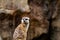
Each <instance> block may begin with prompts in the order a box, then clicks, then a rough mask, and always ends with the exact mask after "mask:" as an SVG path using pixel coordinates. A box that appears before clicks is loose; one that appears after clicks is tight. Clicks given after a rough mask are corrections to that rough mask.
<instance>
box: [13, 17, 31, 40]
mask: <svg viewBox="0 0 60 40" xmlns="http://www.w3.org/2000/svg"><path fill="white" fill-rule="evenodd" d="M29 19H30V18H29V17H23V18H22V20H21V24H19V25H18V26H17V28H16V29H15V31H14V34H13V40H26V37H27V31H28V28H29Z"/></svg>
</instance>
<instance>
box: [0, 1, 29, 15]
mask: <svg viewBox="0 0 60 40" xmlns="http://www.w3.org/2000/svg"><path fill="white" fill-rule="evenodd" d="M16 10H20V11H21V12H30V8H29V5H28V0H0V13H1V12H4V13H6V14H11V15H13V13H14V12H15V11H16Z"/></svg>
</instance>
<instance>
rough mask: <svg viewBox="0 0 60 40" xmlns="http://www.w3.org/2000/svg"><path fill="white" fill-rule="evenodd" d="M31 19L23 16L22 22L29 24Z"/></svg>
mask: <svg viewBox="0 0 60 40" xmlns="http://www.w3.org/2000/svg"><path fill="white" fill-rule="evenodd" d="M29 19H30V18H29V17H22V20H21V22H22V23H26V24H28V23H29Z"/></svg>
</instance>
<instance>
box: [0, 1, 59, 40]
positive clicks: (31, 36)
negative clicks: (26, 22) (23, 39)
mask: <svg viewBox="0 0 60 40" xmlns="http://www.w3.org/2000/svg"><path fill="white" fill-rule="evenodd" d="M13 1H15V0H13ZM18 1H20V0H18ZM18 1H16V2H17V3H18ZM23 1H24V0H23ZM7 2H8V7H7V6H6V5H5V4H6V3H7ZM11 2H12V0H9V1H8V0H0V8H6V9H15V8H16V6H14V4H13V2H12V3H11ZM9 3H10V4H9ZM18 4H19V3H18ZM28 5H29V7H30V10H31V11H30V12H29V13H27V12H21V11H20V10H16V11H15V12H14V14H13V15H10V14H6V13H3V12H2V13H1V12H0V40H12V36H13V33H14V30H15V28H16V27H17V26H18V25H19V24H20V23H21V21H20V20H21V18H22V17H23V16H28V17H30V27H29V30H28V34H27V35H28V36H27V40H60V0H28Z"/></svg>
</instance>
